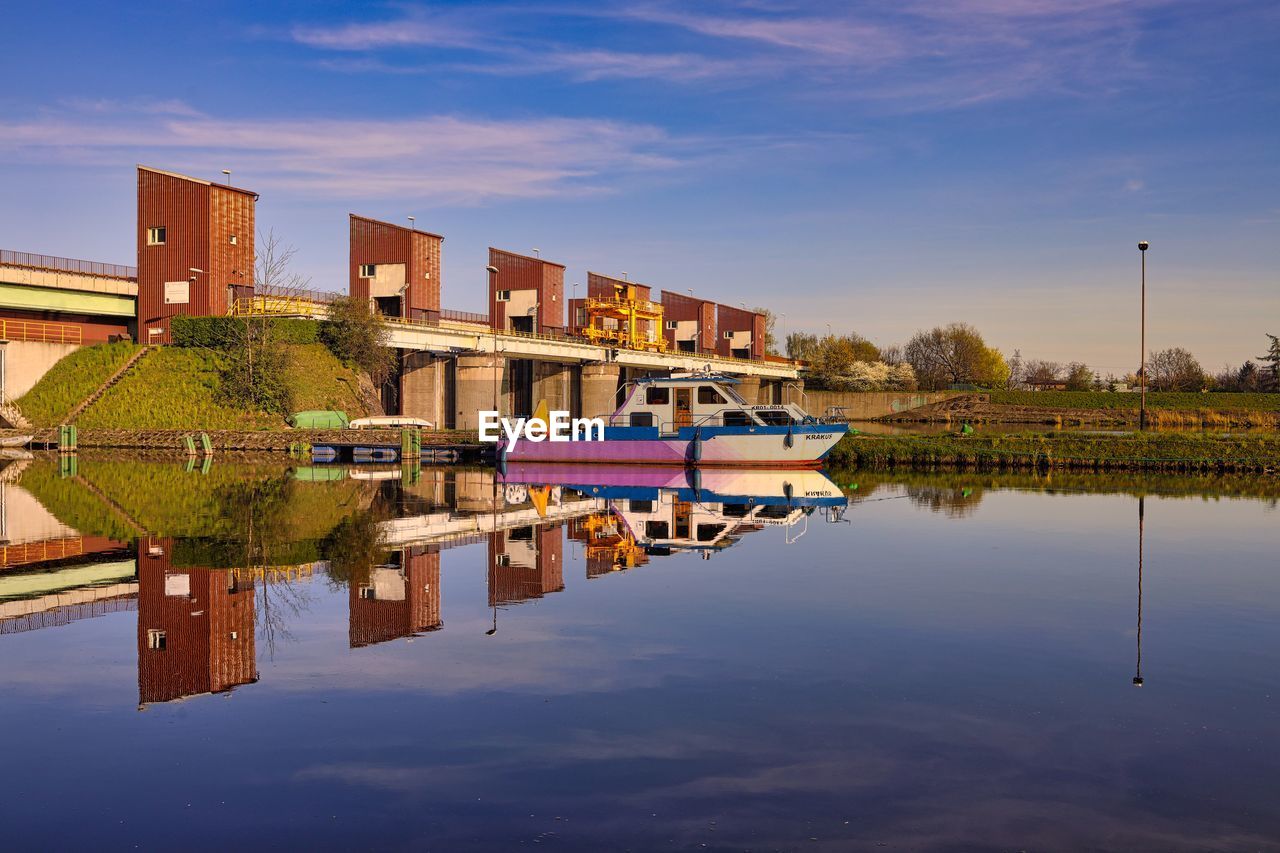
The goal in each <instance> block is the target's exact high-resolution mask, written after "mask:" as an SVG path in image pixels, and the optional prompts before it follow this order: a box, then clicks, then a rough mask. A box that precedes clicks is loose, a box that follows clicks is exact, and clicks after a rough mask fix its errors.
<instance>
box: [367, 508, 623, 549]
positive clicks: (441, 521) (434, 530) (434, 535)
mask: <svg viewBox="0 0 1280 853" xmlns="http://www.w3.org/2000/svg"><path fill="white" fill-rule="evenodd" d="M605 508H606V502H605V501H602V500H596V499H579V500H568V501H565V502H563V503H561V504H558V505H556V504H553V505H550V506H548V507H547V508H546V510H545V511H544V512H539V510H538V509H537V508H535V507H533V506H523V507H516V508H514V509H504V510H501V511H498V512H490V513H483V512H481V513H475V514H472V515H458V514H457V513H455V512H452V511H450V510H441V511H440V512H434V513H427V514H425V515H415V516H413V517H412V518H396V519H392V520H390V521H384V522H382V524H381V525H380V527H381V530H382V536H383V539H382V541H383V543H384V544H386V545H388V546H389V547H393V548H398V547H403V546H405V545H410V544H412V545H444V546H446V547H451V546H453V545H459V544H465V543H468V542H480V541H483V540H484V539H485V538H487V537H488V536H489V534H492V533H496V532H498V531H502V530H510V529H513V528H516V527H530V526H534V525H540V524H550V523H556V522H561V521H568V520H569V519H573V518H577V517H578V516H582V515H588V514H590V513H593V512H600V511H602V510H604V509H605Z"/></svg>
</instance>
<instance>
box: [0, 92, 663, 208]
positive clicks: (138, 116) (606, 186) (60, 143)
mask: <svg viewBox="0 0 1280 853" xmlns="http://www.w3.org/2000/svg"><path fill="white" fill-rule="evenodd" d="M188 109H189V108H188ZM0 155H3V156H4V157H5V159H8V160H11V161H17V162H27V163H41V162H56V163H59V164H70V165H91V166H92V165H113V166H118V165H119V164H120V163H121V162H134V161H138V162H156V163H161V164H171V165H173V166H174V167H175V168H176V167H179V166H180V165H181V164H184V163H210V162H217V163H234V164H235V165H236V172H237V174H238V175H245V176H246V179H247V176H249V175H261V176H262V177H261V179H259V180H258V181H256V183H257V184H258V185H259V186H264V187H265V186H271V187H277V188H288V189H290V190H292V191H296V192H303V193H315V194H322V195H326V196H340V197H376V196H393V195H394V196H406V195H417V196H422V197H428V198H430V199H431V200H433V201H434V202H437V203H464V204H465V203H478V202H484V201H487V200H491V199H502V198H531V197H544V196H552V195H582V194H593V193H601V192H608V191H610V190H611V189H612V188H613V186H614V184H615V182H617V181H618V180H620V179H622V178H623V177H624V176H626V175H629V174H634V173H638V172H652V171H654V170H668V169H672V168H674V167H676V166H678V165H680V164H681V162H682V159H681V157H682V155H681V144H680V143H679V142H677V141H676V140H673V139H672V138H670V137H669V136H668V134H666V133H665V132H664V131H662V130H660V129H658V128H655V127H653V126H649V125H636V124H623V123H619V122H612V121H602V120H595V119H580V118H572V119H570V118H535V119H527V120H496V119H482V118H471V117H464V116H450V115H439V116H426V117H420V118H408V119H379V120H369V119H361V118H342V119H336V118H289V119H246V118H224V117H216V116H204V115H201V114H199V113H198V112H196V111H194V110H190V111H189V112H182V111H179V112H177V113H175V112H174V111H173V110H168V111H138V110H134V109H111V108H109V107H107V106H102V105H95V106H93V107H92V108H90V109H64V110H61V111H53V112H45V113H43V114H41V115H39V116H36V117H33V118H30V119H27V120H13V119H8V120H0Z"/></svg>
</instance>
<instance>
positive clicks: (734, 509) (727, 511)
mask: <svg viewBox="0 0 1280 853" xmlns="http://www.w3.org/2000/svg"><path fill="white" fill-rule="evenodd" d="M749 512H751V507H749V506H747V505H746V504H725V505H724V510H723V514H724V517H725V518H746V516H747V513H749Z"/></svg>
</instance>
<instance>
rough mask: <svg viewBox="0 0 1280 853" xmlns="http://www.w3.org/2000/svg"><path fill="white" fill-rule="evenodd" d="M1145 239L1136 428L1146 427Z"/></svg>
mask: <svg viewBox="0 0 1280 853" xmlns="http://www.w3.org/2000/svg"><path fill="white" fill-rule="evenodd" d="M1150 245H1151V244H1150V243H1148V242H1147V241H1146V240H1140V241H1138V254H1139V255H1141V256H1142V324H1141V325H1142V333H1141V339H1142V343H1141V346H1142V359H1141V361H1140V362H1139V365H1140V367H1139V368H1138V382H1139V383H1140V385H1141V386H1142V409H1141V410H1140V411H1139V413H1138V429H1139V430H1145V429H1146V428H1147V248H1148V247H1149V246H1150Z"/></svg>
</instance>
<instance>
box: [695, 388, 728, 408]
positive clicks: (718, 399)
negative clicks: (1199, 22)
mask: <svg viewBox="0 0 1280 853" xmlns="http://www.w3.org/2000/svg"><path fill="white" fill-rule="evenodd" d="M724 401H725V400H724V396H723V395H721V393H720V392H719V391H717V390H716V389H715V388H713V387H712V386H710V385H699V386H698V402H699V403H703V404H708V403H710V404H716V403H723V402H724Z"/></svg>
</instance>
